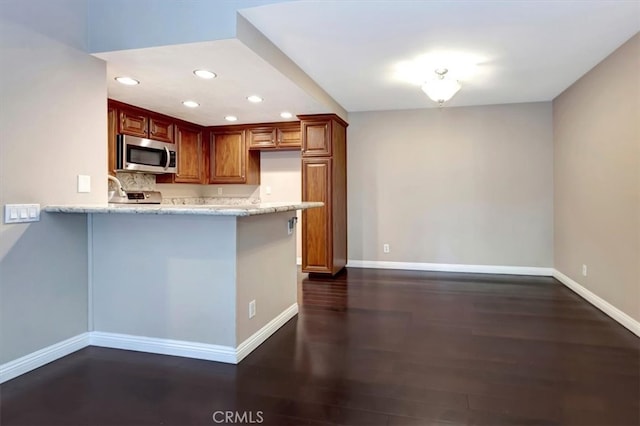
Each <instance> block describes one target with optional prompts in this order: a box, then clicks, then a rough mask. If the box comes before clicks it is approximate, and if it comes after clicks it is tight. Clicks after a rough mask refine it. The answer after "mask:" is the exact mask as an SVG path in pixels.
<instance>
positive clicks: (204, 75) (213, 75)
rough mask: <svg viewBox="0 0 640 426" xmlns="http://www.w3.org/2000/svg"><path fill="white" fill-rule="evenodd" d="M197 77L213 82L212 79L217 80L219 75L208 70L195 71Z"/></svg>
mask: <svg viewBox="0 0 640 426" xmlns="http://www.w3.org/2000/svg"><path fill="white" fill-rule="evenodd" d="M193 73H194V74H195V75H197V76H198V77H200V78H203V79H205V80H211V79H212V78H216V77H217V75H216V73H214V72H211V71H208V70H195V71H194V72H193Z"/></svg>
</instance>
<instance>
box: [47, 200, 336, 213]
mask: <svg viewBox="0 0 640 426" xmlns="http://www.w3.org/2000/svg"><path fill="white" fill-rule="evenodd" d="M322 206H324V203H322V202H318V201H305V202H299V203H295V202H293V203H287V202H283V203H261V204H247V205H207V204H205V205H172V204H86V205H83V204H67V205H49V206H45V207H44V208H43V211H45V212H48V213H86V214H89V213H91V214H93V213H97V214H156V215H196V216H255V215H261V214H270V213H280V212H288V211H295V210H306V209H311V208H315V207H322Z"/></svg>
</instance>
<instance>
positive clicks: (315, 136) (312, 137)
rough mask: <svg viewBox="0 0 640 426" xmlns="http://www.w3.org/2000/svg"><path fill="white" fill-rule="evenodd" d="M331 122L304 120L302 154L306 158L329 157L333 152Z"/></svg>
mask: <svg viewBox="0 0 640 426" xmlns="http://www.w3.org/2000/svg"><path fill="white" fill-rule="evenodd" d="M329 126H330V122H329V121H328V120H322V119H311V120H303V121H302V124H301V128H302V154H303V155H304V156H305V157H329V156H331V152H332V149H331V148H332V143H331V135H330V133H329Z"/></svg>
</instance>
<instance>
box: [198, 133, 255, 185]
mask: <svg viewBox="0 0 640 426" xmlns="http://www.w3.org/2000/svg"><path fill="white" fill-rule="evenodd" d="M211 129H212V130H211V140H210V148H209V152H210V157H209V158H210V159H209V163H210V169H209V183H239V184H250V185H258V184H260V152H259V151H249V149H248V147H247V144H246V139H245V137H246V132H245V130H244V129H242V128H233V129H231V128H229V129H220V128H211Z"/></svg>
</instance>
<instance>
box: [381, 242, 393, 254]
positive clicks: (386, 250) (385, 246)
mask: <svg viewBox="0 0 640 426" xmlns="http://www.w3.org/2000/svg"><path fill="white" fill-rule="evenodd" d="M382 251H383V252H384V253H390V252H391V248H389V244H383V245H382Z"/></svg>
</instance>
